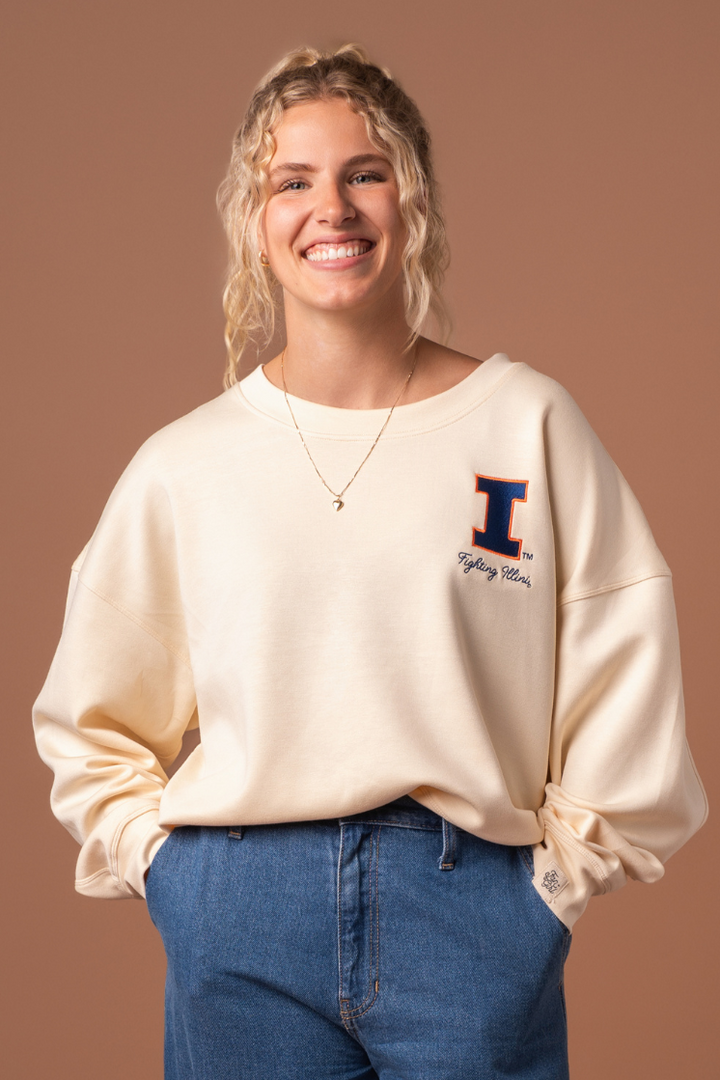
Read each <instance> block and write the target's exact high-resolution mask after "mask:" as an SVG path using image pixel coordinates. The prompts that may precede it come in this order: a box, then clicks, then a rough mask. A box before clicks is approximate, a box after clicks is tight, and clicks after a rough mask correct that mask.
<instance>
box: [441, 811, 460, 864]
mask: <svg viewBox="0 0 720 1080" xmlns="http://www.w3.org/2000/svg"><path fill="white" fill-rule="evenodd" d="M442 831H443V853H442V855H441V856H440V861H439V862H438V866H439V868H440V869H441V870H454V869H455V845H456V837H457V833H456V830H455V826H454V825H453V823H452V822H451V821H446V819H445V818H443V819H442Z"/></svg>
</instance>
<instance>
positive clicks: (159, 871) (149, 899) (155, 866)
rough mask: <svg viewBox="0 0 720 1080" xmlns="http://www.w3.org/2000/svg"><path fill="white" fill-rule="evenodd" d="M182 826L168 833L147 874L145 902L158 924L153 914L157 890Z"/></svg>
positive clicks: (151, 916) (153, 919)
mask: <svg viewBox="0 0 720 1080" xmlns="http://www.w3.org/2000/svg"><path fill="white" fill-rule="evenodd" d="M181 828H182V827H181V826H176V827H175V828H174V829H173V830H172V831H171V832H170V833H169V834H168V836H167V837H166V839H165V840H163V842H162V844H161V845H160V847H159V848H158V849H157V851H156V852H155V854H154V855H153V859H152V862H151V863H150V866H149V867H148V869H147V874H146V877H145V903H146V904H147V908H148V911H149V913H150V918H151V919H152V921H153V922H154V923H155V925H157V923H156V922H155V915H154V914H153V912H154V911H155V910H156V907H157V903H156V901H157V890H158V888H159V886H160V885H161V884H162V878H163V870H164V864H165V863H166V862H167V859H168V857H169V856H170V855H171V853H172V848H173V847H174V846H175V844H176V843H177V841H178V839H179V834H180V832H181Z"/></svg>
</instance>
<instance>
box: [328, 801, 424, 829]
mask: <svg viewBox="0 0 720 1080" xmlns="http://www.w3.org/2000/svg"><path fill="white" fill-rule="evenodd" d="M339 820H340V822H341V823H342V822H345V821H362V822H367V823H369V824H370V823H373V824H374V823H378V824H383V825H398V826H400V827H404V828H406V829H431V830H433V831H434V832H441V831H442V828H443V819H442V818H441V817H440V815H439V814H436V813H435V812H434V810H429V809H428V808H427V806H423V805H422V803H419V802H417V800H416V799H413V798H412V797H411V796H410V795H401V796H400V798H399V799H393V801H392V802H389V803H385V804H384V805H383V806H377V807H375V808H374V809H372V810H364V811H363V812H362V813H360V814H346V815H345V816H344V817H341V818H340V819H339Z"/></svg>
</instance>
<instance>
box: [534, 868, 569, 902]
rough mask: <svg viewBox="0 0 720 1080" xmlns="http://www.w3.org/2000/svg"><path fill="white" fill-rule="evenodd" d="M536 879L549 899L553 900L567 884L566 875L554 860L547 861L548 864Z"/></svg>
mask: <svg viewBox="0 0 720 1080" xmlns="http://www.w3.org/2000/svg"><path fill="white" fill-rule="evenodd" d="M536 881H537V882H538V885H539V886H540V888H541V889H542V891H543V892H544V894H545V896H546V897H547V899H548V900H550V901H552V900H554V899H555V897H556V896H559V895H560V893H561V892H562V891H563V889H564V888H565V886H566V885H567V884H568V879H567V877H566V875H565V874H564V873H563V872H562V870H561V869H560V867H559V866H558V864H557V863H554V862H551V863H549V864H548V866H546V867H545V870H544V871H543V873H542V876H540V877H538V878H536Z"/></svg>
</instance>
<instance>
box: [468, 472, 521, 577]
mask: <svg viewBox="0 0 720 1080" xmlns="http://www.w3.org/2000/svg"><path fill="white" fill-rule="evenodd" d="M527 489H528V481H527V480H500V479H499V478H498V477H497V476H480V475H479V474H477V475H476V476H475V490H476V491H478V492H483V493H484V494H485V495H487V505H486V508H485V523H484V525H483V527H482V529H475V528H474V529H473V539H472V542H473V547H479V548H482V549H483V551H492V552H494V553H495V554H496V555H502V556H503V558H505V559H519V558H520V553H521V551H522V540H520V539H517V538H516V537H514V536H513V535H512V519H513V513H514V511H515V503H519V502H527Z"/></svg>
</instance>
